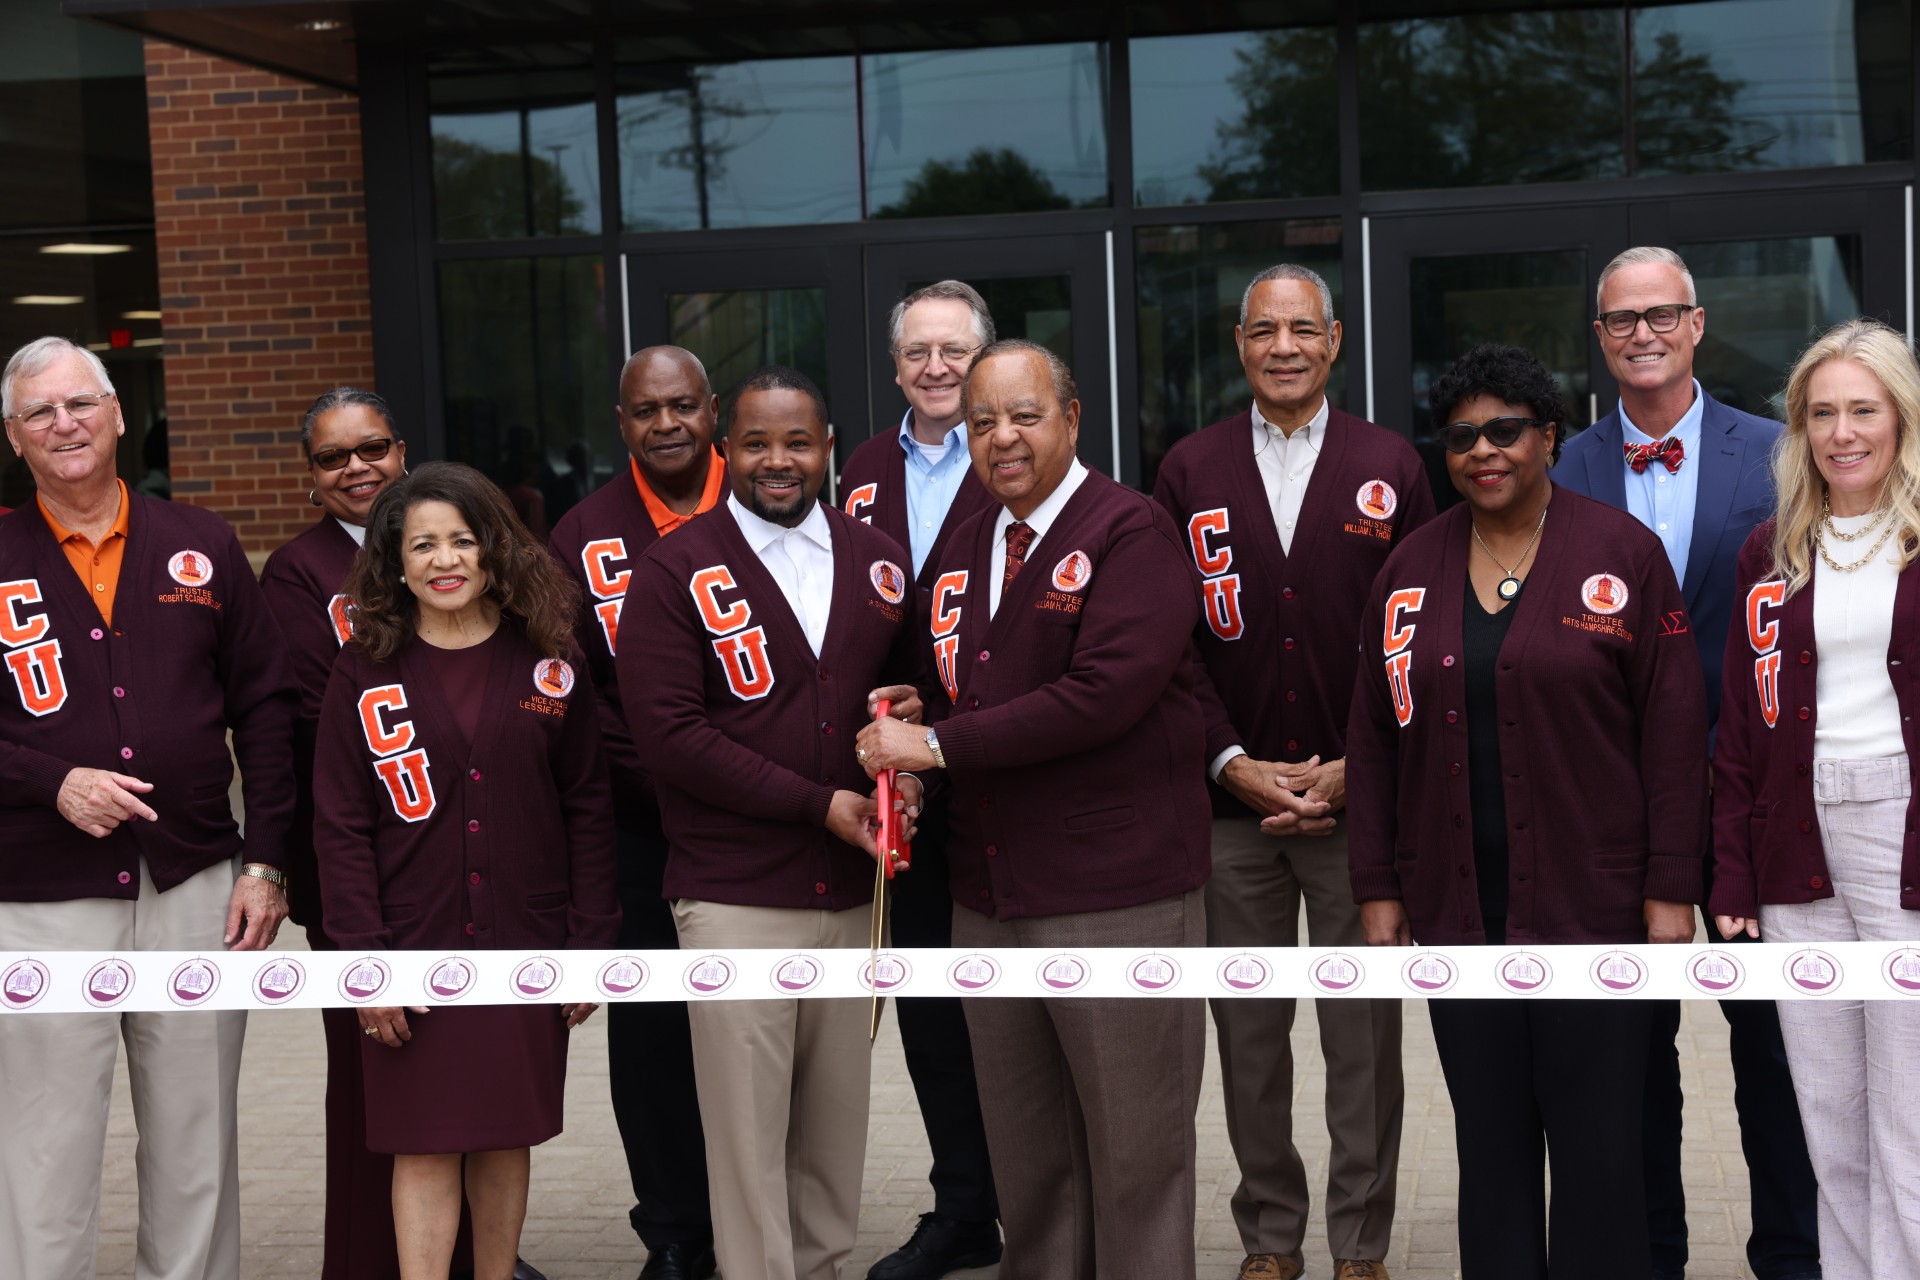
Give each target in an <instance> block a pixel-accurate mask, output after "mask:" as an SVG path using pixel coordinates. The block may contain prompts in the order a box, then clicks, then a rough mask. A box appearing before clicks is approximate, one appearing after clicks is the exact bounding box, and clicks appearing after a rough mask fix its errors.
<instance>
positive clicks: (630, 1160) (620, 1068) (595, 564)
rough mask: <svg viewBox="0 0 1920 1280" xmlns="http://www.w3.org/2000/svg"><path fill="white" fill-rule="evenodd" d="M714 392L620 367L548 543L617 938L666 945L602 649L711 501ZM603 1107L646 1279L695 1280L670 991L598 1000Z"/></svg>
mask: <svg viewBox="0 0 1920 1280" xmlns="http://www.w3.org/2000/svg"><path fill="white" fill-rule="evenodd" d="M719 408H720V402H719V398H718V397H716V396H715V395H714V394H713V388H712V387H711V386H710V385H709V384H708V382H707V371H706V370H705V369H704V368H702V367H701V364H700V361H699V360H698V359H697V358H695V356H694V354H693V353H692V352H691V351H685V350H682V349H681V348H679V347H649V348H647V349H646V350H644V351H638V352H635V353H634V354H633V356H632V357H630V358H629V359H628V360H627V364H626V367H625V368H624V369H622V370H621V371H620V403H619V404H618V405H617V406H615V409H614V420H615V422H616V424H617V425H618V426H619V429H620V438H621V440H622V441H623V442H624V443H625V444H626V447H627V453H628V454H629V455H630V456H631V459H632V461H631V463H630V465H629V466H628V468H627V470H626V472H625V473H622V474H617V475H616V476H615V477H614V478H613V480H611V481H610V482H608V483H607V484H605V485H603V486H602V487H601V488H599V489H597V490H595V491H594V492H593V493H592V494H590V495H589V496H588V497H587V498H586V499H585V500H584V501H582V502H581V503H580V504H579V505H578V506H575V507H574V508H573V509H572V510H571V511H569V512H567V514H566V515H565V516H564V517H563V518H562V519H561V521H560V523H559V525H558V526H557V527H555V529H554V531H553V538H552V540H551V541H550V543H549V544H548V545H549V547H550V548H551V549H552V551H553V554H554V555H555V556H556V557H558V558H559V560H560V563H561V565H562V566H563V567H565V569H566V570H567V572H568V573H570V574H572V575H573V577H574V578H575V579H576V580H577V581H578V582H579V583H580V586H581V589H582V601H583V603H582V607H581V611H580V617H579V620H578V622H577V624H576V625H575V628H574V633H575V636H576V637H577V639H578V640H579V642H580V649H581V652H582V653H584V654H585V655H586V659H587V666H588V668H589V670H590V671H591V672H592V673H593V679H594V684H595V686H596V687H597V688H598V689H599V691H600V725H601V730H602V733H603V735H604V736H605V739H606V744H607V758H608V760H609V761H610V763H611V765H612V769H613V794H614V820H615V831H616V834H617V837H618V841H619V849H620V906H621V910H622V912H623V914H624V919H623V923H622V925H621V933H620V945H621V946H622V947H631V948H635V949H646V948H673V947H676V946H678V945H679V939H678V935H677V934H676V933H675V931H674V926H673V912H672V910H671V909H670V908H669V907H668V905H667V902H666V900H665V899H664V898H662V897H661V895H660V885H661V878H662V877H663V876H664V875H665V873H666V865H667V845H666V837H665V835H663V834H662V832H661V829H660V810H659V808H658V807H657V806H656V805H655V803H654V798H653V784H652V782H651V781H650V780H649V779H648V778H647V776H646V774H645V772H644V771H643V770H642V769H641V768H640V762H639V759H638V758H637V757H636V756H635V754H634V749H633V738H632V735H631V734H629V733H628V731H627V725H626V716H625V713H624V712H623V711H622V709H621V704H620V689H619V682H618V678H617V674H616V672H615V671H614V661H613V655H614V653H615V652H616V650H617V645H618V641H619V639H620V633H621V630H622V627H623V626H624V628H625V630H626V632H627V636H626V639H627V642H628V643H629V644H632V643H635V641H634V639H633V637H634V635H635V634H636V633H637V632H640V631H641V630H643V629H644V628H645V627H646V625H647V621H648V620H647V619H645V618H636V617H632V616H624V617H623V615H622V607H623V605H624V604H625V601H626V594H627V582H628V580H629V578H630V576H631V574H632V568H633V565H634V563H635V562H636V561H637V560H639V558H640V557H641V556H642V555H644V554H645V553H646V550H647V548H648V547H650V546H652V545H653V544H654V543H655V542H656V541H658V540H659V539H661V538H664V537H666V536H667V535H668V534H671V533H672V532H673V531H674V530H676V529H678V528H679V527H680V526H681V525H683V524H685V523H687V521H689V520H691V519H693V518H694V517H695V516H698V515H700V514H701V513H702V512H705V511H710V510H712V509H713V507H714V506H715V505H717V504H718V503H719V502H720V500H721V498H722V497H723V496H724V495H725V493H726V491H727V490H726V478H727V469H726V464H725V463H724V462H722V461H721V459H720V455H719V454H718V453H716V452H715V451H714V448H713V437H714V431H715V429H716V426H717V423H718V416H719ZM607 1019H608V1021H607V1057H608V1066H609V1074H610V1076H611V1092H612V1094H613V1116H614V1119H615V1121H616V1122H618V1124H619V1126H620V1140H621V1142H622V1143H623V1144H624V1145H625V1146H626V1150H627V1171H628V1173H629V1174H630V1176H631V1177H632V1179H633V1193H634V1196H635V1199H636V1203H635V1204H634V1206H633V1208H632V1209H631V1210H630V1211H629V1213H628V1215H627V1216H628V1218H629V1220H630V1221H631V1222H632V1223H633V1229H634V1231H635V1233H637V1234H638V1235H639V1237H640V1239H641V1242H642V1243H644V1244H645V1245H646V1247H647V1264H646V1269H645V1270H643V1271H642V1272H641V1273H640V1274H641V1276H642V1277H644V1278H645V1280H702V1278H703V1277H706V1276H710V1275H712V1274H713V1271H714V1256H713V1223H712V1218H711V1216H710V1213H709V1210H708V1204H707V1155H706V1139H705V1136H704V1134H703V1132H702V1130H701V1127H700V1107H699V1101H698V1098H697V1095H696V1094H695V1092H694V1084H693V1042H692V1040H691V1039H690V1038H689V1034H688V1030H687V1009H686V1006H685V1005H684V1004H679V1003H675V1002H659V1003H654V1002H649V1003H635V1004H622V1003H619V1002H616V1003H614V1004H612V1005H610V1006H608V1009H607Z"/></svg>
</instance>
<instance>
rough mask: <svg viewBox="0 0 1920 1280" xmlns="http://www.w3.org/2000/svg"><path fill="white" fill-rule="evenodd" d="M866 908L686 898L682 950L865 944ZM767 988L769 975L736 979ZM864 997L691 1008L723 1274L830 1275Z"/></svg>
mask: <svg viewBox="0 0 1920 1280" xmlns="http://www.w3.org/2000/svg"><path fill="white" fill-rule="evenodd" d="M869 919H870V916H869V913H868V909H867V908H866V907H856V908H853V909H850V910H847V911H805V910H799V911H795V910H788V909H782V908H776V907H736V906H729V905H727V904H725V903H719V902H698V901H694V900H692V899H688V898H682V899H680V900H679V901H678V902H675V903H674V904H673V920H674V925H675V927H676V928H677V929H678V931H679V934H680V949H681V950H682V951H706V950H711V949H718V948H723V947H756V948H767V949H769V950H768V956H767V959H768V962H769V964H771V963H772V961H774V960H776V959H778V955H777V952H778V950H783V949H799V948H809V947H857V948H859V949H860V950H863V951H864V950H865V949H866V946H867V926H868V921H869ZM738 981H740V982H742V983H764V982H766V981H767V977H766V975H765V974H764V973H742V974H740V975H739V977H738ZM867 1007H868V1006H867V1001H865V1000H714V1001H707V1002H693V1003H689V1004H688V1006H687V1020H688V1023H689V1024H690V1026H691V1028H692V1031H693V1070H694V1075H695V1077H696V1079H697V1080H698V1081H699V1094H700V1123H701V1126H702V1127H703V1128H704V1129H705V1130H706V1143H707V1188H708V1192H709V1196H710V1199H711V1201H712V1204H713V1240H714V1251H715V1252H716V1253H717V1254H718V1255H719V1259H720V1271H721V1273H722V1274H723V1275H725V1276H726V1278H727V1280H837V1277H838V1276H839V1274H840V1267H841V1265H842V1264H844V1263H845V1262H846V1260H847V1256H848V1255H849V1254H851V1253H852V1252H853V1242H854V1236H855V1234H856V1233H857V1232H858V1230H859V1227H860V1179H861V1174H862V1173H863V1172H864V1170H865V1166H866V1159H867V1100H868V1097H869V1089H868V1081H869V1078H870V1075H871V1070H872V1052H871V1046H870V1045H869V1043H868V1040H867Z"/></svg>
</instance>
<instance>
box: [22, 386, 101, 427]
mask: <svg viewBox="0 0 1920 1280" xmlns="http://www.w3.org/2000/svg"><path fill="white" fill-rule="evenodd" d="M111 399H113V393H112V392H111V391H103V392H101V393H100V394H99V395H87V396H72V397H70V398H68V399H66V400H64V401H58V402H55V401H45V400H43V401H41V402H40V403H38V404H30V405H28V406H27V407H26V408H24V409H22V410H21V411H20V412H18V413H16V414H14V415H13V420H14V421H15V422H18V423H19V424H20V425H21V426H23V427H25V428H26V429H27V430H29V431H45V430H47V429H49V428H50V427H52V426H53V424H54V423H55V422H56V421H57V420H58V419H59V417H60V410H62V409H65V410H66V411H67V416H68V417H69V418H72V419H73V420H74V421H75V422H85V421H86V420H87V419H88V418H91V417H92V416H93V415H94V414H96V413H98V412H100V406H101V405H103V404H105V403H106V402H107V401H109V400H111Z"/></svg>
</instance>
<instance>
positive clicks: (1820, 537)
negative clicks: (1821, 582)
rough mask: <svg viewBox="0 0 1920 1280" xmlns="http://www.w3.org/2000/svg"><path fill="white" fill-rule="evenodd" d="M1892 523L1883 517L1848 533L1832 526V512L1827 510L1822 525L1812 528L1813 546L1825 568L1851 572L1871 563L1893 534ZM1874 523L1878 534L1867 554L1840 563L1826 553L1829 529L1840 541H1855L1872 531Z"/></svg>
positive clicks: (1839, 571) (1883, 514)
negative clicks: (1877, 527)
mask: <svg viewBox="0 0 1920 1280" xmlns="http://www.w3.org/2000/svg"><path fill="white" fill-rule="evenodd" d="M1885 514H1886V513H1885V512H1883V513H1882V516H1883V517H1884V516H1885ZM1894 524H1895V521H1892V520H1886V519H1884V518H1883V519H1879V520H1875V521H1874V522H1873V524H1870V525H1868V526H1867V527H1866V528H1864V529H1862V530H1860V532H1858V533H1855V534H1851V535H1849V534H1845V533H1841V532H1840V531H1839V530H1838V529H1835V528H1834V527H1833V513H1832V511H1828V512H1827V515H1826V519H1825V520H1824V521H1823V522H1822V527H1820V528H1818V529H1815V530H1814V534H1813V544H1814V546H1816V547H1818V548H1819V549H1820V558H1821V559H1822V560H1824V561H1826V562H1827V568H1829V569H1832V570H1833V571H1834V572H1835V573H1853V572H1855V571H1856V570H1859V569H1864V568H1865V567H1866V566H1867V565H1869V564H1871V563H1873V559H1874V557H1875V556H1878V555H1879V554H1880V549H1881V548H1882V547H1884V546H1886V545H1887V539H1888V538H1891V537H1892V536H1893V526H1894ZM1875 525H1878V526H1879V527H1880V536H1879V537H1878V538H1875V539H1874V540H1873V546H1871V547H1869V548H1868V549H1867V554H1865V555H1863V556H1861V557H1860V558H1859V559H1858V560H1855V561H1854V562H1853V563H1852V564H1841V563H1840V562H1839V561H1838V560H1835V559H1834V558H1833V557H1832V556H1831V555H1830V554H1828V552H1827V533H1828V531H1829V530H1831V531H1832V533H1833V535H1834V536H1835V537H1837V538H1839V539H1840V540H1841V541H1842V542H1853V541H1856V540H1857V539H1860V538H1864V537H1866V536H1867V534H1868V533H1870V532H1872V531H1873V529H1874V527H1875Z"/></svg>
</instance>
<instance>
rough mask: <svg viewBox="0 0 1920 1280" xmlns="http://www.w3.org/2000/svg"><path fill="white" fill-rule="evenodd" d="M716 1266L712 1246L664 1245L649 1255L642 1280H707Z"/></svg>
mask: <svg viewBox="0 0 1920 1280" xmlns="http://www.w3.org/2000/svg"><path fill="white" fill-rule="evenodd" d="M714 1266H715V1263H714V1258H713V1246H712V1245H710V1244H705V1245H702V1244H681V1243H678V1242H676V1243H674V1244H663V1245H661V1246H660V1247H659V1248H658V1249H655V1250H653V1251H652V1252H650V1253H649V1254H647V1265H646V1266H644V1267H642V1268H640V1280H707V1277H709V1276H711V1275H712V1274H713V1272H714Z"/></svg>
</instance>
